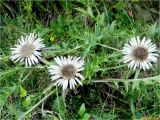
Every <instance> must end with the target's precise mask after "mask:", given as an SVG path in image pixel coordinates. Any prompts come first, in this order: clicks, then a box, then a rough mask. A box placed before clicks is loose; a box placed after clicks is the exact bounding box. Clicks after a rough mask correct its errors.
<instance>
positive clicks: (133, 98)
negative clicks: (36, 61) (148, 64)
mask: <svg viewBox="0 0 160 120" xmlns="http://www.w3.org/2000/svg"><path fill="white" fill-rule="evenodd" d="M159 4H160V3H159V1H158V0H157V1H156V0H150V1H145V2H144V1H140V0H132V1H127V0H120V1H114V0H113V1H112V0H108V1H106V0H99V1H93V0H88V1H87V0H76V1H71V0H67V1H53V0H44V1H34V0H33V1H30V0H21V1H18V0H17V1H5V0H1V1H0V13H1V14H0V17H1V21H0V25H1V26H0V38H1V39H0V119H1V120H17V119H27V120H28V119H32V120H53V119H54V120H57V119H64V120H71V119H74V120H78V119H82V120H88V119H94V120H111V119H112V120H113V119H143V120H147V119H155V120H156V119H157V120H158V115H159V114H160V69H159V68H160V61H158V63H156V64H154V66H153V68H152V69H151V70H149V71H145V72H144V71H141V72H140V73H139V75H138V76H137V74H135V71H132V70H129V69H128V68H127V65H125V64H123V63H122V61H121V60H122V59H121V58H122V55H121V53H120V50H121V49H122V47H123V45H124V43H126V42H127V41H129V39H130V38H131V37H134V36H137V35H139V36H140V37H141V38H142V37H143V36H147V37H150V38H151V39H152V41H153V43H155V44H156V45H157V47H160V18H159V16H160V6H159ZM33 31H34V32H36V33H38V35H39V37H41V38H42V39H44V43H45V44H46V46H47V47H54V48H55V50H48V51H43V56H44V58H45V59H46V60H47V61H49V63H50V64H52V62H54V60H53V57H55V56H60V55H64V56H67V55H75V56H81V57H83V58H84V59H85V61H86V65H85V70H84V72H83V74H84V76H85V81H83V84H84V85H83V86H82V87H81V86H78V87H77V89H75V90H70V91H69V92H68V95H67V96H66V100H65V101H64V100H63V99H62V97H61V89H60V88H56V87H52V83H51V80H50V78H49V74H48V72H47V67H48V66H47V65H45V64H43V63H40V65H38V66H34V67H32V68H24V67H23V66H21V65H18V64H15V63H13V62H12V61H10V60H9V56H10V53H11V51H10V48H11V47H13V46H14V44H16V42H17V39H18V38H20V36H21V35H26V34H28V33H30V32H33ZM135 76H136V77H138V78H140V79H139V80H134V78H135ZM110 78H113V79H110ZM142 78H145V79H142ZM96 80H97V82H95V81H96ZM98 80H100V81H101V82H98Z"/></svg>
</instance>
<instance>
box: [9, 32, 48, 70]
mask: <svg viewBox="0 0 160 120" xmlns="http://www.w3.org/2000/svg"><path fill="white" fill-rule="evenodd" d="M42 41H43V40H42V39H41V38H37V34H35V33H30V34H29V35H26V36H25V37H24V36H21V39H18V44H17V45H15V48H11V50H12V52H11V57H10V58H11V60H12V61H15V62H18V61H20V63H21V62H25V65H26V67H27V66H32V65H34V64H37V63H38V62H39V60H40V59H41V52H40V51H41V49H42V48H43V47H45V45H44V44H43V43H42Z"/></svg>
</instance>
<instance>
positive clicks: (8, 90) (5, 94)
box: [0, 86, 16, 110]
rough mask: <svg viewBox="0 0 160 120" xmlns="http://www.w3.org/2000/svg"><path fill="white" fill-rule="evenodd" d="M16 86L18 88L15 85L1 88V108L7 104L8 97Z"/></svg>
mask: <svg viewBox="0 0 160 120" xmlns="http://www.w3.org/2000/svg"><path fill="white" fill-rule="evenodd" d="M15 88H16V87H15V86H12V87H3V88H1V90H0V110H1V109H2V108H3V105H4V104H5V102H6V100H7V98H8V97H9V96H10V95H11V94H12V92H13V91H14V90H15Z"/></svg>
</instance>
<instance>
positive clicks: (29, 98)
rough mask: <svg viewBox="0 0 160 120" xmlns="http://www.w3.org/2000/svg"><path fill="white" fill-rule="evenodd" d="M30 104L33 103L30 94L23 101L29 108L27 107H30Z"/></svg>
mask: <svg viewBox="0 0 160 120" xmlns="http://www.w3.org/2000/svg"><path fill="white" fill-rule="evenodd" d="M30 104H31V97H30V96H28V97H26V99H25V100H24V101H23V102H22V105H23V106H24V107H26V108H27V107H29V105H30Z"/></svg>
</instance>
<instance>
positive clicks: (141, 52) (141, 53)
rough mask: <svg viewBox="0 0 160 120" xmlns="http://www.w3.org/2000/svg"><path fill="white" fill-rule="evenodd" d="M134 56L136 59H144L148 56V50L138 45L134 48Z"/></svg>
mask: <svg viewBox="0 0 160 120" xmlns="http://www.w3.org/2000/svg"><path fill="white" fill-rule="evenodd" d="M133 56H134V58H135V59H136V60H140V61H143V60H145V59H146V58H147V57H148V50H147V49H146V48H143V47H137V48H135V49H134V50H133Z"/></svg>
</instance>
